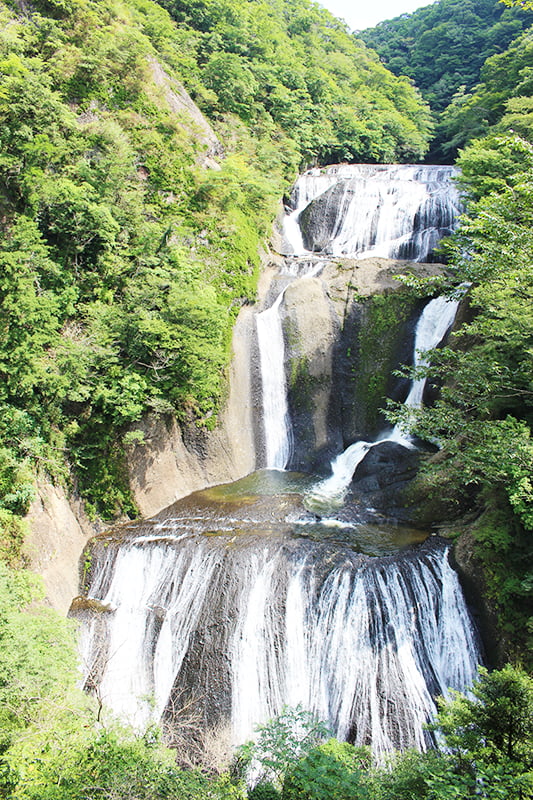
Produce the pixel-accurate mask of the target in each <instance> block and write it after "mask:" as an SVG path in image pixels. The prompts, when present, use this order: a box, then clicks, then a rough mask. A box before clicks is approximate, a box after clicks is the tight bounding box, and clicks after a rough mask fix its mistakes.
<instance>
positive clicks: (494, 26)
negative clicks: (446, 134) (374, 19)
mask: <svg viewBox="0 0 533 800" xmlns="http://www.w3.org/2000/svg"><path fill="white" fill-rule="evenodd" d="M532 22H533V13H532V12H531V11H528V10H522V9H521V8H507V7H506V6H505V5H503V4H502V3H500V2H498V0H466V1H465V0H438V2H436V3H433V4H431V5H428V6H425V7H423V8H419V9H417V11H414V12H413V13H412V14H402V15H401V16H400V17H396V18H395V19H391V20H386V21H385V22H380V23H379V25H377V26H376V27H375V28H369V29H368V30H365V31H362V32H361V33H360V34H359V36H360V38H361V39H362V40H363V41H364V42H366V43H367V44H368V45H369V47H372V48H373V49H374V50H376V52H377V53H379V55H380V57H381V59H382V61H383V63H384V64H385V65H386V66H387V67H388V68H389V69H390V70H391V71H392V72H394V74H395V75H408V76H409V77H410V78H412V79H413V81H414V82H415V84H416V86H418V88H419V89H420V91H421V92H422V94H423V95H424V97H425V98H426V100H427V101H428V102H429V104H430V105H431V108H432V109H434V110H435V111H439V112H440V111H443V110H444V109H445V108H446V106H447V105H449V103H450V102H451V99H452V97H453V95H454V94H455V92H456V91H457V90H458V89H459V88H460V87H463V89H464V91H466V92H469V91H470V90H471V89H472V88H473V87H474V85H475V84H476V83H477V82H478V80H479V74H480V70H481V67H482V66H483V64H484V62H485V61H486V59H487V58H488V57H489V56H491V55H494V54H495V53H501V52H502V51H503V50H505V49H506V48H507V47H508V45H509V44H510V43H511V42H512V41H513V39H515V38H516V37H517V36H518V35H519V34H520V33H521V32H522V31H523V30H524V29H525V28H527V27H528V26H529V25H531V24H532Z"/></svg>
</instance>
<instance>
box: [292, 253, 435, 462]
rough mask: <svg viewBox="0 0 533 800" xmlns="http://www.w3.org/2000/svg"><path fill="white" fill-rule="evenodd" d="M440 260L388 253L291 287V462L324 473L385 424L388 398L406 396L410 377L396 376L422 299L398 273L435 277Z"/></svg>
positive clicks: (328, 267) (407, 354)
mask: <svg viewBox="0 0 533 800" xmlns="http://www.w3.org/2000/svg"><path fill="white" fill-rule="evenodd" d="M442 269H443V268H442V266H438V265H434V264H409V263H406V262H397V261H393V260H390V259H384V258H368V259H362V260H355V259H340V258H337V259H335V260H331V261H328V262H325V263H324V266H323V268H322V270H321V271H320V273H319V275H318V276H317V277H303V278H300V279H298V280H296V281H294V282H293V283H291V284H290V285H289V287H288V288H287V290H286V292H285V297H284V304H283V327H284V336H285V341H286V354H285V359H286V374H287V376H288V394H289V407H290V413H291V421H292V425H293V429H294V448H293V456H292V459H291V463H290V467H291V468H293V469H301V470H304V471H313V470H317V471H321V470H323V469H324V468H325V467H326V465H327V464H329V462H330V460H331V458H332V457H333V456H334V455H336V454H337V453H339V452H340V451H342V450H343V449H344V448H345V447H346V446H347V445H348V444H351V443H352V442H354V441H356V440H358V439H373V438H374V437H375V436H376V435H378V434H379V433H380V432H381V431H382V430H383V429H384V428H385V427H386V421H385V419H384V417H383V416H382V414H381V413H380V412H381V410H382V409H383V408H384V406H385V403H386V398H387V397H392V398H393V399H398V400H403V399H405V396H406V394H407V391H408V385H409V382H408V381H406V380H402V379H399V378H397V377H395V376H394V375H393V372H394V370H395V369H397V368H398V367H399V366H400V365H402V364H410V363H411V360H412V356H413V341H414V329H415V325H416V321H417V319H418V316H419V313H420V308H421V305H422V301H420V300H419V299H418V298H416V297H415V296H414V295H413V294H412V293H411V292H410V291H409V290H406V289H405V287H404V285H403V284H402V283H401V282H400V281H398V280H397V279H396V277H395V276H396V275H397V274H398V273H399V272H405V271H409V272H416V274H418V275H419V276H429V275H434V274H436V273H438V272H439V271H442Z"/></svg>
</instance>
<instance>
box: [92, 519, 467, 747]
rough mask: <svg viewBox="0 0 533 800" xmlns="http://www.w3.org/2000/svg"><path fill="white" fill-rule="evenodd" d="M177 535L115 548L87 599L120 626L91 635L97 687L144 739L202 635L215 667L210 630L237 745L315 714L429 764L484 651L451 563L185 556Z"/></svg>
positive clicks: (317, 548) (255, 549)
mask: <svg viewBox="0 0 533 800" xmlns="http://www.w3.org/2000/svg"><path fill="white" fill-rule="evenodd" d="M171 530H172V520H167V521H166V531H167V533H166V535H165V536H161V537H160V538H159V539H157V538H156V537H155V536H154V535H152V534H151V533H150V534H148V535H146V536H144V535H139V536H136V537H134V538H131V539H130V540H125V541H124V542H123V543H122V544H121V545H120V546H119V547H118V546H117V544H116V543H111V544H109V546H108V547H107V548H103V547H102V548H101V549H100V550H99V552H98V558H99V560H100V559H101V560H102V563H101V564H100V568H99V569H98V571H97V574H96V578H95V581H94V583H93V585H92V586H91V588H90V590H89V598H94V599H96V600H98V601H99V602H100V603H101V604H103V607H107V608H108V609H109V610H108V611H106V612H103V613H101V614H100V615H99V616H98V619H97V623H98V625H99V631H98V632H97V631H96V630H95V629H94V627H91V626H87V627H85V633H84V655H85V659H86V671H87V674H91V675H96V674H98V673H100V678H99V690H98V691H99V697H100V698H101V699H102V700H103V701H104V702H105V703H106V704H108V705H109V706H110V707H111V708H112V709H113V710H114V711H115V712H116V713H118V714H119V715H121V717H122V718H123V719H126V720H128V721H129V722H131V723H133V724H134V725H136V726H137V727H138V728H141V729H142V727H143V726H145V725H146V724H147V723H148V722H149V720H150V719H155V720H157V719H159V718H160V716H161V713H162V711H163V709H164V708H165V705H166V704H167V703H168V702H169V701H170V697H171V689H172V686H173V685H178V686H179V685H180V670H181V668H182V665H183V662H184V659H185V657H186V656H187V655H189V656H190V653H188V651H189V649H192V648H193V643H194V642H196V636H195V635H197V634H198V633H200V640H201V644H200V648H201V649H200V652H201V659H200V663H201V662H208V661H209V658H210V653H209V643H208V639H209V637H208V635H207V632H208V631H210V630H218V631H222V633H220V634H219V638H218V640H217V646H218V647H221V648H222V651H223V652H222V653H220V654H218V655H219V658H218V662H216V663H218V664H219V668H220V675H219V674H217V672H216V669H213V666H212V665H211V666H210V667H209V669H210V670H211V672H210V678H211V680H212V681H213V683H214V684H216V685H218V686H219V689H218V691H219V692H220V691H221V690H220V684H221V683H223V682H224V681H226V683H227V685H226V686H225V687H224V691H226V692H227V694H228V697H229V698H231V719H232V729H233V742H234V744H239V743H241V742H243V741H246V740H247V739H249V738H250V737H251V736H252V735H253V731H254V727H255V726H256V725H257V724H258V723H261V722H264V721H266V720H267V719H269V718H271V717H272V716H274V715H275V714H277V713H279V712H280V711H281V710H282V708H283V706H284V705H289V706H296V705H298V704H301V705H302V706H303V707H304V708H307V709H309V710H311V711H314V712H315V713H316V714H317V715H318V716H319V717H320V718H321V719H323V720H327V721H328V722H329V723H330V725H331V727H332V730H333V731H334V733H335V735H336V736H337V737H339V738H341V739H345V738H350V739H351V740H353V741H355V742H356V743H358V744H366V743H369V742H372V747H373V749H374V752H375V753H376V754H377V755H378V756H379V755H381V754H383V753H385V752H387V751H390V750H391V749H392V748H394V747H401V748H405V747H417V748H419V749H425V748H426V747H427V746H428V744H429V743H430V741H431V736H430V735H429V734H428V733H427V732H426V731H425V730H424V725H425V724H426V723H427V722H428V721H429V720H430V719H431V718H432V716H433V714H434V712H435V702H434V697H435V695H438V694H446V693H447V691H448V689H449V688H450V687H451V688H456V689H459V690H461V689H465V688H466V687H468V686H470V685H471V682H472V680H473V679H474V678H475V675H476V669H477V664H478V663H479V660H480V655H479V650H478V646H477V638H476V634H475V631H474V628H473V625H472V621H471V618H470V615H469V612H468V609H467V608H466V605H465V602H464V599H463V596H462V592H461V589H460V586H459V582H458V579H457V575H456V574H455V572H454V571H453V570H452V568H451V567H450V564H449V562H448V554H447V549H446V548H445V547H442V546H438V547H437V546H434V547H426V549H425V551H424V552H423V553H419V554H417V556H416V557H412V556H411V557H410V556H404V557H402V556H400V557H396V558H386V559H372V558H366V557H363V556H360V555H357V554H355V553H354V552H352V551H350V550H349V549H345V550H340V551H339V550H338V549H337V550H336V551H333V550H332V548H328V547H325V546H323V545H317V544H315V545H310V544H309V543H308V542H306V541H301V540H300V541H298V540H292V541H290V542H288V543H287V542H286V543H285V546H280V542H279V541H274V542H273V541H272V540H268V539H265V538H264V537H263V538H262V540H260V541H257V540H254V541H252V540H249V541H247V542H244V543H242V542H241V543H240V544H239V546H238V547H235V545H234V544H232V541H233V540H232V539H231V537H229V536H225V537H224V536H219V537H211V538H208V537H203V538H200V537H198V536H190V537H186V538H185V539H183V538H182V539H181V542H180V543H179V545H177V539H179V538H180V537H179V536H177V538H176V539H174V540H173V536H172V533H171ZM230 609H232V611H231V612H230ZM93 624H96V623H93ZM194 646H196V647H197V648H198V644H197V643H196V645H194ZM216 655H217V654H215V659H216ZM227 662H229V666H230V668H229V672H227V673H226V669H227ZM207 713H209V708H208V709H207Z"/></svg>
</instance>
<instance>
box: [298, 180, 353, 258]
mask: <svg viewBox="0 0 533 800" xmlns="http://www.w3.org/2000/svg"><path fill="white" fill-rule="evenodd" d="M354 195H355V190H354V189H350V188H346V187H345V186H344V185H343V184H340V183H337V184H335V185H334V186H332V187H331V188H330V189H327V190H326V191H325V192H324V193H323V194H321V195H320V196H319V197H318V198H316V200H312V201H311V202H310V203H309V205H308V206H306V208H304V210H303V211H302V213H301V214H300V218H299V222H300V229H301V231H302V238H303V242H304V245H305V247H306V249H307V250H310V251H311V252H313V253H331V252H332V247H331V243H332V240H333V238H334V235H335V230H336V228H337V227H338V225H339V214H340V211H341V208H342V204H343V202H346V203H349V202H350V200H351V199H352V198H353V197H354Z"/></svg>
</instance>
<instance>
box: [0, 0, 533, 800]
mask: <svg viewBox="0 0 533 800" xmlns="http://www.w3.org/2000/svg"><path fill="white" fill-rule="evenodd" d="M532 20H533V11H531V10H529V11H526V10H520V9H505V8H504V6H502V5H500V4H498V3H494V2H492V0H491V1H490V2H489V0H483V2H482V1H481V0H476V2H472V1H471V0H466V2H459V1H458V0H439V2H437V3H435V4H434V5H432V6H431V7H429V8H427V9H421V10H420V11H418V12H415V13H414V14H412V15H403V16H402V17H400V18H398V19H397V20H393V21H391V22H388V23H383V24H382V25H381V26H378V28H377V29H375V30H374V31H368V32H365V33H364V35H361V37H353V36H350V35H349V34H348V33H347V31H346V29H345V27H344V25H343V24H342V23H340V22H339V21H337V20H335V19H334V18H333V17H332V16H331V15H330V14H329V13H328V12H327V11H325V10H323V9H321V8H320V7H319V6H318V5H316V4H314V3H312V2H310V0H223V1H220V2H219V1H218V0H184V1H183V2H180V1H179V0H176V1H175V2H173V0H165V1H164V2H162V3H161V4H157V3H154V2H151V0H105V1H104V0H36V2H33V3H30V2H26V0H25V2H20V3H16V2H6V0H0V293H1V299H2V305H1V309H0V701H1V702H0V796H1V797H4V798H6V799H7V800H96V798H108V800H118V799H120V800H131V798H136V799H137V800H160V799H162V798H180V800H204V798H214V799H216V798H224V799H226V798H228V800H244V798H246V797H249V798H255V800H261V798H262V800H275V798H280V797H282V798H283V799H284V800H293V798H294V800H296V798H299V799H300V800H301V798H305V797H313V798H314V799H315V800H331V798H333V797H335V798H338V800H356V799H357V798H366V800H412V798H415V797H416V798H417V800H423V799H424V798H425V799H426V800H441V798H444V797H450V798H451V797H455V798H459V799H460V800H466V799H467V798H473V797H479V796H481V797H485V798H488V800H527V798H531V797H533V784H532V780H533V779H532V774H533V773H532V768H533V730H532V719H533V715H532V713H531V712H532V708H533V682H532V680H531V678H530V677H528V675H527V674H525V673H524V672H522V671H520V670H519V669H518V668H516V667H514V666H505V667H503V669H502V670H501V671H498V670H496V671H494V672H493V673H491V674H487V673H485V672H482V673H481V676H480V682H479V684H478V685H477V686H476V688H475V689H474V693H473V695H472V696H470V697H468V698H465V697H460V696H455V697H451V698H450V699H449V700H448V701H443V703H442V705H441V711H440V715H439V718H438V719H437V721H436V723H435V725H436V728H437V729H438V730H439V731H440V735H441V736H442V737H443V740H444V741H445V742H446V751H445V753H441V754H439V753H437V752H434V751H430V752H429V753H424V754H419V753H411V752H409V753H406V754H404V755H403V756H394V757H392V758H391V762H390V764H387V765H384V766H376V765H374V766H372V765H371V763H370V759H369V754H368V752H367V751H366V749H365V748H358V749H354V748H353V747H352V746H351V745H349V744H346V743H339V742H334V741H333V742H331V741H330V742H328V743H326V744H324V743H321V742H322V739H323V738H324V737H327V731H325V729H324V728H322V727H321V726H320V725H319V726H318V728H316V721H310V720H309V719H308V718H306V717H305V714H300V716H298V714H299V712H298V711H296V712H295V714H296V723H297V724H296V730H298V731H300V733H301V732H302V731H303V732H304V734H305V735H306V737H307V733H310V734H311V733H312V735H309V736H308V737H307V738H306V742H305V744H304V745H302V743H301V742H294V740H293V739H291V736H292V735H293V734H294V728H293V729H292V733H291V729H290V728H288V727H287V726H286V724H285V723H286V720H284V719H283V718H280V719H277V720H274V721H273V722H272V723H271V724H270V725H266V726H265V727H264V729H263V732H262V733H261V735H260V737H259V742H258V744H256V745H254V746H248V747H245V748H243V749H242V751H240V752H239V753H238V754H237V757H236V759H235V760H234V763H233V765H232V769H231V773H230V772H229V771H228V769H226V767H227V764H226V765H225V766H224V768H222V767H221V766H220V763H219V762H216V761H215V760H213V761H209V760H205V761H204V763H203V765H202V766H203V769H202V770H195V769H189V768H187V769H182V768H178V766H177V765H176V754H175V753H174V752H171V751H169V750H167V749H166V748H165V747H164V743H162V741H161V739H162V733H161V731H159V730H158V729H156V728H155V727H149V728H148V729H147V730H146V731H143V732H141V733H139V732H135V733H134V732H132V731H130V730H125V729H123V728H121V727H120V726H119V725H117V724H116V723H114V722H113V721H112V720H111V719H110V718H109V716H106V714H105V710H104V709H103V708H102V704H101V702H100V701H99V698H98V697H97V696H96V697H95V698H88V697H87V696H85V695H83V694H82V693H81V692H80V691H79V690H78V689H76V681H77V671H76V658H75V655H74V653H75V631H74V629H73V627H72V626H71V624H70V622H69V621H66V620H63V619H60V618H59V616H57V615H54V614H52V613H51V612H49V611H48V610H46V609H44V608H43V607H42V606H41V605H40V604H39V600H40V598H41V594H40V590H39V588H38V583H37V581H36V580H35V579H34V578H33V577H32V576H30V575H29V574H28V573H27V572H26V571H25V570H23V569H21V567H23V566H24V563H23V558H22V555H21V553H22V544H23V539H24V536H25V533H26V531H25V523H24V519H23V518H24V515H25V513H26V511H27V509H28V506H29V503H30V501H31V498H32V496H33V493H34V490H35V489H34V487H35V478H36V475H38V474H41V475H46V476H47V477H48V478H50V479H51V480H53V481H56V482H57V483H61V484H63V485H65V486H67V487H69V488H70V489H71V490H76V491H77V492H79V493H80V494H81V496H82V498H83V499H84V501H85V504H86V508H87V510H88V512H89V514H90V515H92V516H93V517H101V518H103V519H114V518H117V517H120V516H122V517H125V516H130V517H134V516H136V515H137V510H136V508H135V506H134V504H133V502H132V499H131V495H130V492H129V488H128V485H127V480H126V478H125V469H124V446H125V444H126V445H127V443H128V442H131V441H134V440H135V438H136V437H137V438H138V437H139V435H140V434H139V432H138V431H131V430H130V426H131V423H133V422H135V421H137V420H139V419H140V418H141V417H142V416H143V415H144V414H145V413H146V412H147V411H153V412H155V413H158V414H172V415H175V416H176V417H177V418H178V419H179V420H182V421H187V422H189V423H193V424H195V425H198V426H200V427H205V428H207V427H211V426H213V425H214V424H215V422H216V415H217V412H218V410H219V408H220V405H221V402H222V400H223V398H224V392H225V390H226V368H227V363H228V357H229V343H230V336H231V330H232V326H233V323H234V321H235V318H236V315H237V313H238V310H239V308H240V307H241V306H242V305H243V304H248V303H251V302H254V299H255V293H256V283H257V277H258V273H259V269H260V256H259V253H260V251H261V249H262V248H264V247H265V246H266V242H267V240H268V237H269V236H270V233H271V230H272V222H273V220H274V217H275V215H276V212H277V210H278V208H279V203H280V200H281V198H282V196H283V193H284V191H285V190H286V189H287V187H288V186H289V184H290V183H291V182H292V181H293V179H294V177H295V176H296V174H297V172H298V170H300V169H302V168H304V167H305V166H308V165H311V164H327V163H334V162H337V161H353V162H355V161H363V162H378V163H379V162H392V161H419V160H423V159H424V157H425V156H426V154H427V152H428V147H429V144H430V139H431V131H432V129H433V127H434V125H435V123H436V122H437V123H438V135H439V139H438V143H437V144H438V148H435V147H434V151H433V152H438V154H439V157H440V158H442V159H444V158H447V157H451V156H453V155H454V153H455V152H456V150H457V148H458V147H461V148H464V149H463V150H462V151H461V153H460V155H459V158H458V162H457V163H458V165H459V166H460V167H461V170H462V178H461V186H462V189H463V191H464V196H465V201H466V204H467V212H466V216H465V217H464V219H463V222H462V226H461V229H460V231H459V232H458V234H457V235H456V236H455V237H453V238H452V239H451V241H450V242H449V243H448V244H447V245H446V246H445V250H446V257H447V259H448V262H449V268H450V271H449V276H448V277H447V278H446V279H442V280H439V279H438V280H437V281H433V282H432V283H429V284H428V283H427V282H426V283H424V284H423V285H416V284H417V281H411V282H412V283H413V284H415V288H416V289H418V290H419V291H420V293H421V294H423V295H425V296H427V294H428V293H431V292H435V293H436V292H443V291H449V292H453V291H455V290H456V288H457V286H458V285H459V284H462V290H463V289H464V290H466V292H467V304H466V310H465V311H464V314H465V317H466V322H465V323H464V325H463V327H461V329H460V330H459V331H458V332H457V333H456V335H455V336H453V337H452V338H451V340H450V342H449V346H447V347H445V348H443V349H442V350H440V351H438V353H436V354H435V355H434V357H433V359H432V363H431V364H430V365H429V366H428V367H427V368H424V369H425V371H426V372H427V373H428V374H429V376H430V377H431V379H432V380H433V382H434V383H435V385H436V386H438V387H439V388H440V389H441V394H440V399H439V400H438V401H437V402H435V403H434V405H433V406H432V407H430V408H427V409H425V410H423V411H421V412H420V414H419V415H417V416H416V418H415V419H414V422H413V419H411V424H412V425H413V429H414V430H415V432H416V433H417V434H419V435H420V436H421V437H423V438H426V439H429V440H430V441H431V442H433V443H435V442H438V444H439V447H440V450H439V452H438V453H436V454H434V455H432V456H428V457H427V458H426V459H425V464H424V468H423V470H422V472H421V474H420V476H419V481H418V486H417V487H415V489H414V490H413V491H414V492H415V494H416V492H418V495H419V496H422V497H423V498H424V501H425V505H426V508H429V509H430V511H431V513H432V515H433V517H432V521H435V520H437V521H440V522H443V521H445V522H446V532H447V533H449V534H450V535H452V536H455V535H457V536H458V535H459V534H460V535H461V538H462V539H465V538H466V539H467V541H468V542H469V543H470V544H469V546H470V547H471V552H472V553H473V555H474V557H475V559H477V561H476V562H475V563H476V564H480V565H481V568H482V571H483V580H484V582H485V583H484V591H485V595H486V597H487V598H488V600H489V602H490V604H491V607H492V608H493V609H494V611H495V612H496V613H497V616H498V618H499V620H500V630H501V633H502V640H503V644H504V646H503V647H502V650H501V651H500V655H501V656H502V657H512V659H513V660H514V661H515V662H516V663H519V664H523V665H525V666H526V667H528V666H530V664H531V658H532V656H531V653H532V652H533V648H532V641H533V618H532V616H531V597H532V594H533V573H532V572H531V563H532V562H531V558H532V555H533V552H532V531H533V485H532V473H533V466H532V465H533V443H532V439H531V427H532V425H533V382H532V376H533V320H532V314H531V307H532V301H533V270H532V266H531V264H532V259H531V253H532V248H533V240H532V231H533V179H532V175H533V145H532V141H531V137H532V136H533V129H532V126H531V121H532V112H533V105H532V99H531V97H532V86H531V80H532V78H531V75H532V66H533V64H532V57H531V48H532V44H531V32H530V31H529V30H527V27H528V25H529V24H530V23H531V21H532ZM361 38H363V39H364V41H365V42H366V43H371V44H372V46H374V47H376V49H377V50H378V52H379V53H380V56H381V57H382V58H383V59H384V61H385V62H386V65H384V64H382V63H380V60H379V57H378V55H376V54H375V53H374V52H372V51H371V50H369V49H368V47H367V46H366V45H365V44H364V43H362V41H361ZM387 65H388V68H387ZM389 69H390V70H391V71H389ZM393 72H394V73H397V74H392V73H393ZM412 81H414V83H415V84H416V86H417V87H418V88H415V86H413V83H412ZM182 84H183V85H184V86H185V87H186V89H187V90H188V92H189V93H190V95H191V96H192V98H193V99H194V101H195V103H197V105H198V106H199V108H200V109H201V110H202V112H203V114H204V115H205V118H204V119H202V118H201V117H199V116H195V115H194V114H193V116H191V112H190V111H187V108H190V106H188V100H187V98H186V95H185V94H184V90H183V88H182ZM419 90H420V92H422V94H421V93H420V92H419ZM422 95H423V96H424V97H425V100H423V99H422ZM179 98H181V100H180V101H179V102H178V100H179ZM428 104H431V105H432V107H433V109H434V110H435V111H436V112H437V114H438V116H435V115H434V116H432V115H431V113H430V110H429V105H428ZM485 135H486V136H485ZM480 136H482V137H484V138H476V137H480ZM390 413H391V416H392V417H394V418H397V417H398V414H399V412H398V409H397V408H395V407H392V406H391V411H390ZM400 416H401V413H400ZM415 499H416V498H415ZM287 713H289V712H287ZM194 722H195V721H194V719H185V720H184V725H183V731H182V732H181V733H180V735H181V736H182V737H183V738H182V739H181V742H182V743H187V741H186V740H187V738H188V737H190V736H191V731H192V733H194V735H197V731H196V730H194ZM191 726H192V727H191ZM313 726H314V727H313ZM310 728H313V731H311V732H310V730H309V729H310ZM316 731H317V735H316V736H315V732H316ZM174 735H175V732H174ZM163 738H164V737H163ZM173 744H174V746H175V747H177V750H178V754H181V750H180V740H179V738H174V739H173ZM263 745H264V749H263V750H261V747H262V746H263ZM184 749H186V748H184ZM252 756H255V757H256V758H258V760H259V763H260V764H262V765H263V766H265V767H268V768H269V769H270V770H271V771H270V776H272V774H273V775H274V777H273V778H272V777H271V778H269V779H268V780H266V779H265V780H264V781H263V782H260V783H259V785H258V787H257V788H256V789H254V790H250V791H247V789H246V787H245V783H244V780H243V777H244V775H245V772H246V769H247V766H248V764H249V759H250V758H251V757H252ZM213 759H214V756H213ZM181 766H188V767H190V766H191V765H190V764H189V765H185V764H182V765H181ZM272 771H273V772H272Z"/></svg>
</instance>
